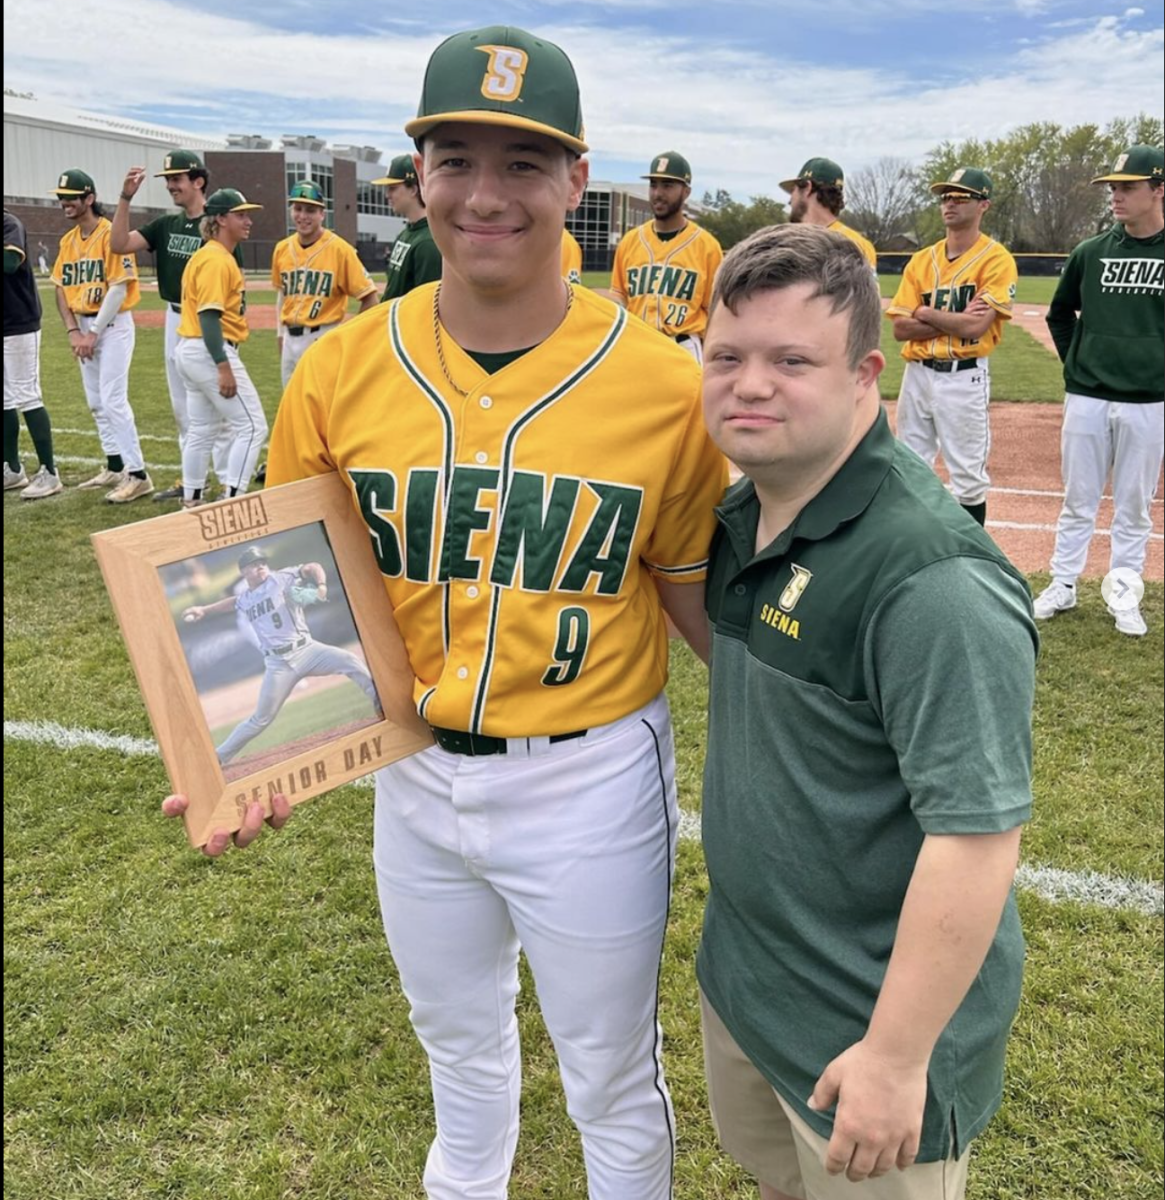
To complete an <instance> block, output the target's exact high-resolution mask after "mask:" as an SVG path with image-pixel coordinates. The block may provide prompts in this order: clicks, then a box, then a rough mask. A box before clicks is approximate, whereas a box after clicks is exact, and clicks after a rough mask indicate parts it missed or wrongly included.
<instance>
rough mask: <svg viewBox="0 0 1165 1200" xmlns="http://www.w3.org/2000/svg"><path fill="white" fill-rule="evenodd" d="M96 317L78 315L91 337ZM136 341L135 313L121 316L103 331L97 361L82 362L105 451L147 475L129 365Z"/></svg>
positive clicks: (95, 351) (83, 378)
mask: <svg viewBox="0 0 1165 1200" xmlns="http://www.w3.org/2000/svg"><path fill="white" fill-rule="evenodd" d="M96 319H97V316H96V314H94V315H93V316H85V315H84V314H82V313H78V314H77V324H78V325H79V326H80V328H81V331H82V333H90V332H91V331H92V329H93V322H94V321H95V320H96ZM135 341H136V334H135V332H134V323H133V313H132V312H128V311H127V312H119V313H118V314H117V315H116V316H115V317H114V318H113V320H112V321H110V322H109V324H108V325H106V327H105V328H104V329H103V330H102V332H101V336H100V337H99V338H98V339H97V344H96V345H95V346H94V348H93V357H92V358H85V359H81V360H79V363H80V367H81V385H82V387H83V388H84V389H85V402H86V404H88V405H89V411H90V412H91V413H92V414H93V420H94V422H95V423H96V425H97V436H98V438H99V439H100V441H101V449H102V451H103V452H104V453H105V454H106V455H107V456H112V455H115V454H120V455H121V458H122V461H123V462H124V463H125V468H126V470H127V471H144V470H145V469H146V460H145V459H144V458H143V457H142V444H141V442H140V441H139V440H138V427H137V422H136V421H135V420H134V415H133V409H132V408H131V407H130V403H129V364H130V362H131V361H132V360H133V348H134V343H135Z"/></svg>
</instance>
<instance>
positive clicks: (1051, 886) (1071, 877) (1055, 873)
mask: <svg viewBox="0 0 1165 1200" xmlns="http://www.w3.org/2000/svg"><path fill="white" fill-rule="evenodd" d="M4 740H5V741H6V742H10V741H11V742H32V743H35V744H37V745H42V746H53V747H54V748H56V749H58V750H80V749H92V750H115V751H117V753H119V754H123V755H126V756H130V757H133V756H138V755H141V756H146V755H149V756H156V755H157V753H158V745H157V743H156V742H154V741H152V740H151V739H149V738H138V737H130V736H128V735H126V734H116V733H106V732H104V730H101V729H70V728H67V727H66V726H64V725H58V724H57V723H56V722H55V721H5V722H4ZM355 786H357V787H364V788H371V787H372V776H371V775H365V776H364V777H363V778H362V779H358V780H356V781H355ZM680 837H681V838H682V839H683V840H684V841H692V842H694V841H698V840H699V837H700V817H699V814H698V813H690V812H681V813H680ZM1015 884H1016V887H1019V888H1022V889H1023V890H1024V891H1028V892H1034V893H1035V894H1036V895H1037V896H1040V897H1042V898H1043V899H1044V900H1048V901H1051V902H1052V903H1053V904H1057V903H1063V902H1067V901H1074V902H1076V903H1078V904H1095V905H1098V906H1099V907H1101V908H1111V909H1121V910H1125V911H1131V912H1136V913H1141V914H1143V915H1145V916H1152V917H1159V916H1162V915H1163V914H1165V888H1162V886H1161V884H1159V883H1150V882H1148V881H1146V880H1143V879H1128V878H1122V877H1120V876H1117V875H1102V874H1100V873H1099V872H1098V871H1062V870H1060V869H1059V868H1058V867H1041V866H1033V865H1032V864H1030V863H1021V864H1020V867H1019V870H1018V871H1017V872H1016V876H1015Z"/></svg>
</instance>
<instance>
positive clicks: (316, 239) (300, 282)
mask: <svg viewBox="0 0 1165 1200" xmlns="http://www.w3.org/2000/svg"><path fill="white" fill-rule="evenodd" d="M287 199H288V203H289V204H290V205H291V221H292V224H293V225H294V226H295V232H294V233H293V234H292V235H291V237H289V238H284V239H283V241H281V242H279V243H278V244H277V245H276V247H275V252H274V254H272V256H271V286H272V287H273V288H274V289H275V311H276V326H275V333H276V340H277V341H278V343H279V354H280V360H279V365H280V369H281V371H282V373H283V386H284V387H286V386H287V381H288V380H289V379H290V378H291V373H292V371H294V370H295V364H296V363H297V362H299V360H300V359H301V358H302V357H303V352H304V351H305V350H306V349H307V348H308V346H310V345H311V344H312V343H313V342H315V341H316V340H317V339H319V338H320V337H322V336H323V335H324V334H325V333H327V331H328V330H329V329H334V328H335V327H336V326H337V325H339V323H340V322H341V321H342V320H343V319H344V314H345V313H346V312H347V310H348V298H349V297H352V298H353V299H355V300H359V301H360V311H361V312H363V311H364V310H365V309H366V308H371V307H372V306H373V305H374V304H375V303H376V299H377V297H376V284H375V283H373V282H372V276H371V275H369V274H368V272H367V271H366V270H365V268H364V264H363V263H361V261H360V259H359V258H357V257H356V251H355V249H354V248H353V247H352V246H351V244H350V243H348V242H346V241H344V239H343V238H342V237H340V236H339V234H337V233H333V232H332V231H331V230H330V229H325V228H324V218H325V217H326V216H327V211H328V210H327V204H326V202H325V201H324V193H323V191H322V190H321V189H320V186H319V184H318V183H313V182H312V181H311V180H310V179H303V180H300V182H299V183H297V184H295V185H294V186H293V187H292V189H291V195H290V196H288V198H287Z"/></svg>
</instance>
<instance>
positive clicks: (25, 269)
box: [4, 209, 62, 500]
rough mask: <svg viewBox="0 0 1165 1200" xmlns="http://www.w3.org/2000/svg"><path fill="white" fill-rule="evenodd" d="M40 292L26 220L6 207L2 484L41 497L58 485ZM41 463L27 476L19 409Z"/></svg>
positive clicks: (24, 495)
mask: <svg viewBox="0 0 1165 1200" xmlns="http://www.w3.org/2000/svg"><path fill="white" fill-rule="evenodd" d="M40 318H41V307H40V294H39V293H38V292H37V288H36V277H35V276H34V275H33V273H32V265H31V264H30V263H29V261H28V236H27V234H26V233H25V231H24V225H23V224H22V223H21V222H20V220H19V219H18V218H17V217H15V216H14V215H13V214H12V213H10V212H9V211H8V209H5V210H4V490H5V491H6V492H8V491H12V490H14V489H15V488H20V489H21V491H20V498H21V499H22V500H43V499H45V497H47V496H55V495H56V494H57V493H58V492H59V491H61V489H62V484H61V477H60V475H58V474H57V469H56V464H55V462H54V461H53V427H52V423H51V422H50V420H49V414H48V413H47V412H46V411H45V406H44V400H43V398H42V396H41V390H40ZM21 413H24V420H25V424H27V425H28V432H29V435H30V436H31V438H32V445H33V449H35V450H36V456H37V458H38V460H39V461H40V468H39V470H38V471H37V473H36V474H35V475H34V476H33V477H32V481H31V482H30V481H29V478H28V475H27V474H26V473H25V470H24V464H23V463H22V462H21V461H20V414H21Z"/></svg>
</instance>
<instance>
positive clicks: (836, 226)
mask: <svg viewBox="0 0 1165 1200" xmlns="http://www.w3.org/2000/svg"><path fill="white" fill-rule="evenodd" d="M826 229H828V230H830V231H831V232H832V233H840V234H841V235H842V237H847V238H849V240H850V241H851V242H853V244H854V245H855V246H857V248H858V249H859V250H860V251H861V252H862V256H863V257H864V258H865V260H866V262H868V263H869V264H870V266H871V267H872V268H873V269H874V271H875V272H877V270H878V252H877V251H876V250H875V249H874V243H873V242H871V241H870V240H869V238H864V237H862V235H861V234H860V233H858V231H857V230H856V229H851V228H850V227H849V226H848V225H843V224H842V223H841V222H840V221H834V222H833V223H832V224H831V225H827V226H826Z"/></svg>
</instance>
